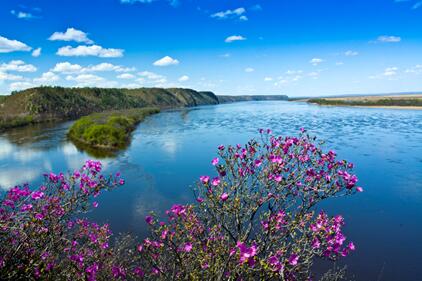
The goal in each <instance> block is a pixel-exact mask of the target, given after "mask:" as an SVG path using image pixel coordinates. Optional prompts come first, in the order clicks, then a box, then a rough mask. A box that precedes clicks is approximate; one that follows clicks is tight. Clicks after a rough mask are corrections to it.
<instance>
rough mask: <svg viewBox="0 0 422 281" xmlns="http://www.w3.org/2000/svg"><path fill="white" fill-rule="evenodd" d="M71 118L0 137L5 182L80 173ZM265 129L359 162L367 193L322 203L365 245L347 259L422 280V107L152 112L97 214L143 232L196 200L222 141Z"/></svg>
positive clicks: (366, 268)
mask: <svg viewBox="0 0 422 281" xmlns="http://www.w3.org/2000/svg"><path fill="white" fill-rule="evenodd" d="M70 124H71V123H63V124H58V125H57V124H56V125H54V124H51V125H43V126H36V127H28V128H22V129H18V130H13V131H11V132H9V133H7V134H4V135H2V136H0V187H1V188H3V189H7V188H8V187H10V186H12V185H14V184H17V183H21V182H30V183H34V184H38V183H39V182H40V180H41V177H40V175H41V174H42V173H43V172H45V171H50V170H53V171H55V172H59V171H67V170H73V169H76V168H78V167H80V166H81V164H82V163H83V162H84V161H85V160H86V159H89V158H92V157H90V156H89V155H87V154H86V153H84V152H81V151H78V150H77V149H76V147H75V146H74V145H73V144H72V143H70V142H68V141H67V140H66V136H65V134H66V130H67V128H68V127H69V126H70ZM261 127H262V128H272V129H273V131H275V132H276V133H279V134H283V135H286V134H296V133H297V132H298V130H299V128H300V127H305V128H307V129H308V130H309V131H310V132H311V133H312V134H314V135H316V136H317V137H318V138H320V139H324V140H326V147H327V148H330V149H335V150H336V151H337V152H338V154H339V156H340V157H341V158H345V159H348V160H350V161H352V162H354V163H355V164H356V173H357V175H358V176H359V179H360V185H361V186H363V187H364V189H365V192H364V193H362V194H358V195H356V196H353V197H348V198H341V199H335V200H332V201H328V202H326V203H325V204H324V206H323V208H324V209H325V210H327V211H329V212H330V213H341V214H343V215H344V216H345V218H346V222H347V225H346V233H347V234H348V236H349V238H350V239H352V240H353V241H354V242H355V244H356V245H357V251H356V252H355V253H354V254H353V255H352V256H350V257H348V258H347V260H346V262H347V263H348V264H349V272H350V273H352V274H353V275H355V278H356V279H357V280H421V279H422V278H421V276H422V273H421V269H420V268H419V267H420V265H421V264H422V111H416V110H396V109H391V110H390V109H364V108H345V107H319V106H314V105H308V104H305V103H292V102H245V103H234V104H226V105H218V106H204V107H198V108H192V109H182V110H175V111H166V112H163V113H160V114H158V115H155V116H152V117H149V118H147V119H146V120H145V122H144V123H142V124H141V125H140V126H139V128H138V129H137V130H136V131H135V133H134V138H133V141H132V145H131V146H130V147H129V148H128V149H127V150H126V151H124V152H121V153H120V154H118V155H117V156H116V157H115V158H109V159H103V162H104V163H105V166H106V169H107V170H109V171H122V173H123V174H124V176H125V178H126V182H127V184H126V185H125V186H124V187H123V188H121V189H120V190H115V191H113V192H111V193H107V194H103V195H102V197H101V198H100V200H99V202H100V206H99V207H98V209H96V210H95V211H94V212H92V213H90V214H89V216H90V217H92V218H94V219H96V220H98V221H101V222H109V223H110V224H111V227H112V229H113V230H114V232H127V231H131V232H134V233H136V234H139V235H144V234H145V233H144V231H143V229H144V221H143V217H144V216H145V214H146V213H147V212H149V211H150V210H155V211H157V212H162V211H163V210H164V209H166V208H169V207H170V206H171V205H172V204H173V203H184V202H189V201H192V194H191V191H190V188H189V186H190V185H192V184H193V183H194V182H195V180H196V179H197V178H198V176H199V175H202V174H206V173H211V171H212V168H211V165H210V159H212V157H214V156H215V153H216V147H217V146H218V145H219V144H236V143H244V142H245V141H247V140H248V139H249V138H251V137H256V136H257V128H261ZM418 278H419V279H418Z"/></svg>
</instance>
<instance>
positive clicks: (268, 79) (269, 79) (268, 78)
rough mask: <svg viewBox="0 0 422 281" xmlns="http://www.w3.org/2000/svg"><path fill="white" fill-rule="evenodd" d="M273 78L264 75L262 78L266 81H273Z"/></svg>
mask: <svg viewBox="0 0 422 281" xmlns="http://www.w3.org/2000/svg"><path fill="white" fill-rule="evenodd" d="M273 80H274V79H273V78H272V77H265V78H264V81H266V82H270V81H273Z"/></svg>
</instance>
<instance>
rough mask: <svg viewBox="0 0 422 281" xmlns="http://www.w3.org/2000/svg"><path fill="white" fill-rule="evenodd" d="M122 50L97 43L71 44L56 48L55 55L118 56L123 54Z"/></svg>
mask: <svg viewBox="0 0 422 281" xmlns="http://www.w3.org/2000/svg"><path fill="white" fill-rule="evenodd" d="M123 52H124V50H122V49H105V48H103V47H101V46H98V45H92V46H83V45H81V46H77V47H76V48H73V47H71V46H65V47H61V48H60V49H58V50H57V53H56V54H57V55H59V56H64V57H86V56H95V57H100V58H118V57H122V56H123Z"/></svg>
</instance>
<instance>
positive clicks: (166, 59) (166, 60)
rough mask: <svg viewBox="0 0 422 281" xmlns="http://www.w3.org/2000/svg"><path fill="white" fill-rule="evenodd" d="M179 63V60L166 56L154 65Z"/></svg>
mask: <svg viewBox="0 0 422 281" xmlns="http://www.w3.org/2000/svg"><path fill="white" fill-rule="evenodd" d="M177 64H179V61H178V60H176V59H173V58H172V57H169V56H165V57H163V58H161V59H159V60H157V61H155V62H154V63H153V65H155V66H169V65H177Z"/></svg>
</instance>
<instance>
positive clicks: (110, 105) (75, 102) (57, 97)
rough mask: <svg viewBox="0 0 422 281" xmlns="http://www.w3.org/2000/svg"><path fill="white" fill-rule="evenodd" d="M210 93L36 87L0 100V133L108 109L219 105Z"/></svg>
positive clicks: (174, 90) (152, 89) (154, 89)
mask: <svg viewBox="0 0 422 281" xmlns="http://www.w3.org/2000/svg"><path fill="white" fill-rule="evenodd" d="M218 103H219V102H218V98H217V97H216V96H215V95H214V94H213V93H211V92H196V91H194V90H191V89H179V88H171V89H161V88H140V89H101V88H62V87H37V88H32V89H28V90H24V91H20V92H14V93H12V95H10V96H5V97H2V98H0V130H1V129H6V128H11V127H17V126H23V125H26V124H30V123H40V122H46V121H53V120H68V119H76V118H79V117H81V116H85V115H89V114H91V113H95V112H103V111H107V110H123V109H131V108H142V107H158V108H172V107H187V106H196V105H206V104H218Z"/></svg>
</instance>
